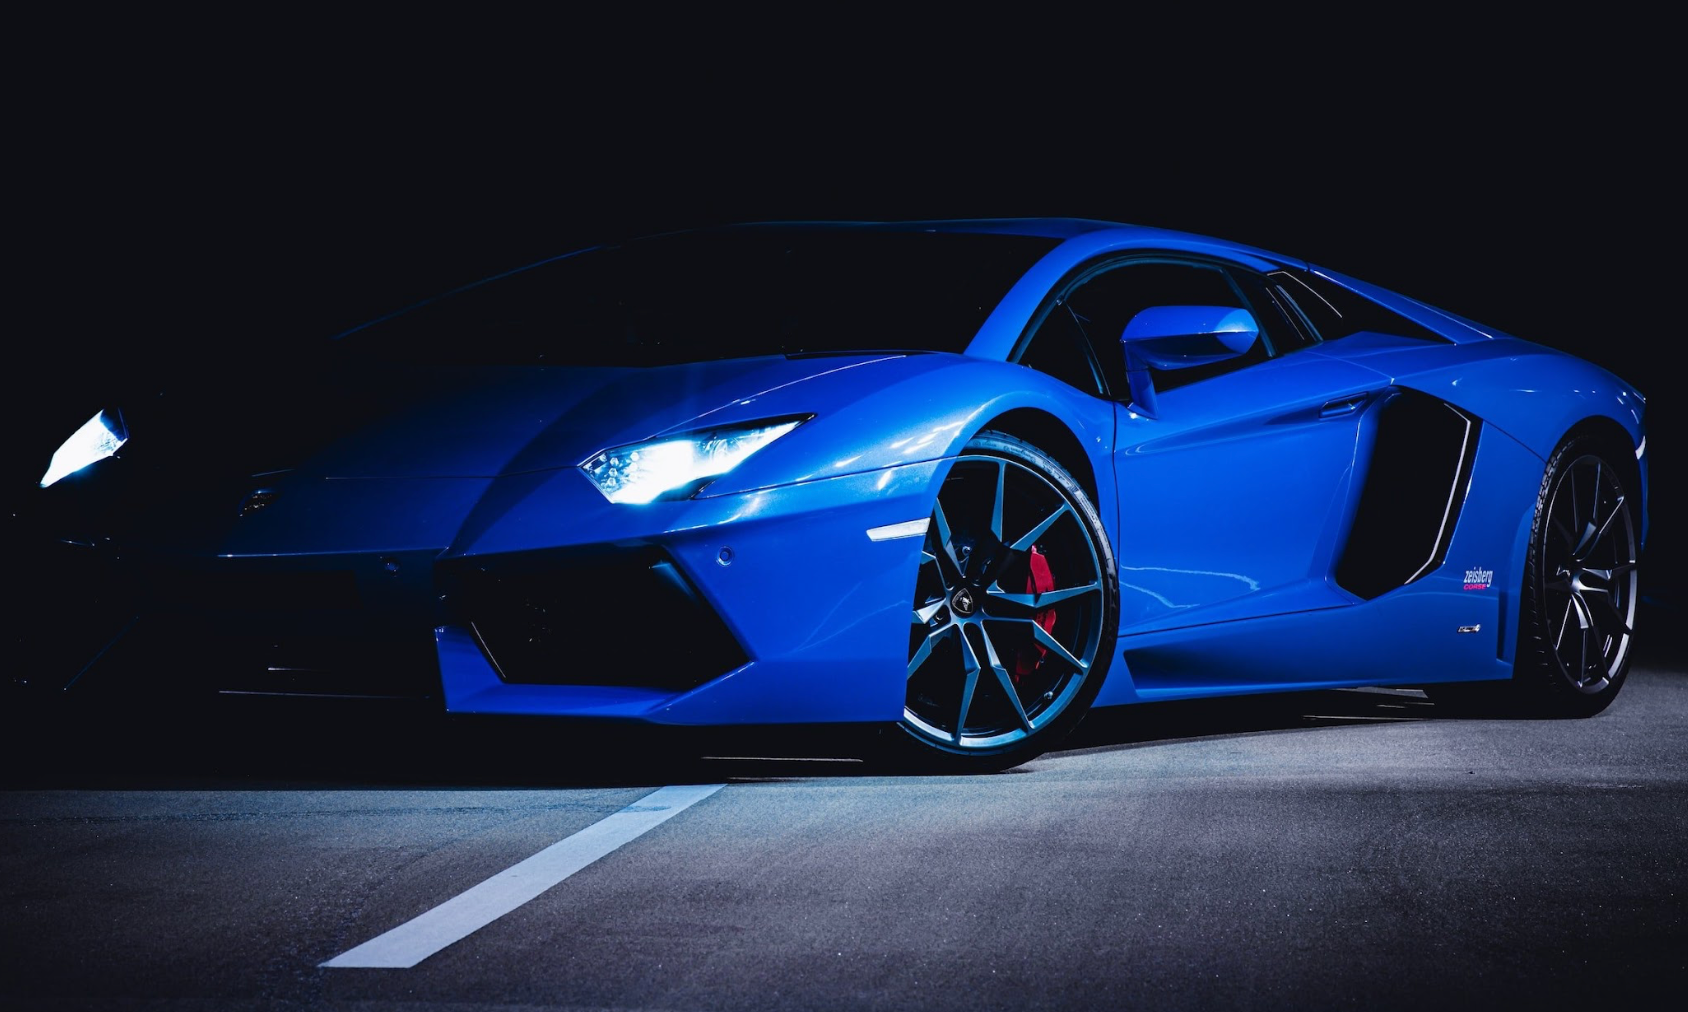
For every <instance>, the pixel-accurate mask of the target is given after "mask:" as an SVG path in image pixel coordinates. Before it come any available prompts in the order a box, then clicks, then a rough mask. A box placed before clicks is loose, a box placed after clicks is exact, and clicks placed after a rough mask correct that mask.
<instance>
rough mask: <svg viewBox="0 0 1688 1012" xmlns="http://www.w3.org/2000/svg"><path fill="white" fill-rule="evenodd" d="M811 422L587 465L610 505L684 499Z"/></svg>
mask: <svg viewBox="0 0 1688 1012" xmlns="http://www.w3.org/2000/svg"><path fill="white" fill-rule="evenodd" d="M811 417H812V416H811ZM808 420H809V419H808V418H807V417H805V418H786V419H780V420H777V421H768V422H753V423H751V424H749V425H734V426H730V427H727V428H720V429H708V430H705V431H702V432H689V433H686V434H685V435H681V436H667V437H664V438H662V439H653V440H650V441H648V442H644V443H634V444H633V445H631V446H618V447H616V448H615V449H613V450H605V451H604V452H602V453H600V454H598V455H597V456H595V457H593V458H592V459H591V460H588V461H587V462H586V463H584V464H582V465H581V467H582V468H584V469H585V471H586V476H587V477H588V478H591V479H592V484H594V485H596V486H598V491H600V492H602V493H604V497H605V498H607V499H608V500H609V501H610V502H620V503H646V502H653V501H655V500H657V499H684V498H687V497H688V496H692V495H695V494H697V492H698V491H699V490H701V489H702V488H703V487H704V486H705V485H707V484H709V483H710V482H711V481H714V480H715V479H716V478H719V477H721V476H722V475H723V474H726V473H727V472H728V471H731V470H732V469H733V468H735V467H737V466H739V465H740V464H742V463H744V461H745V459H746V458H748V457H749V456H750V455H751V454H753V453H755V452H756V451H757V450H760V449H761V448H762V447H764V446H767V445H768V444H769V443H771V442H773V441H774V440H776V439H778V438H780V437H781V436H783V435H785V434H786V433H787V432H790V431H791V430H792V429H795V428H797V427H798V426H799V425H802V424H803V423H804V422H806V421H808Z"/></svg>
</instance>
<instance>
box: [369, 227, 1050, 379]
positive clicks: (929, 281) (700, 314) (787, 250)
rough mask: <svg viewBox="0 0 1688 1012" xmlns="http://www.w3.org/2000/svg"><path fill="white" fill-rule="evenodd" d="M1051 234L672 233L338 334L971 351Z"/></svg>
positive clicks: (674, 356)
mask: <svg viewBox="0 0 1688 1012" xmlns="http://www.w3.org/2000/svg"><path fill="white" fill-rule="evenodd" d="M1055 244H1056V240H1052V239H1045V238H1034V237H1030V236H1017V235H992V234H978V233H966V234H962V233H945V232H925V231H887V230H879V229H850V228H835V229H814V228H807V229H804V228H792V227H783V228H782V227H769V228H749V229H723V230H714V231H700V232H686V233H675V234H671V235H665V236H657V237H653V238H648V239H640V240H636V241H633V242H628V243H624V244H620V245H616V246H606V247H600V248H597V249H593V250H588V251H586V252H583V253H578V254H575V255H572V256H567V257H561V258H558V259H555V260H550V261H546V262H544V263H541V264H538V265H536V266H533V267H528V268H525V269H522V270H519V271H516V272H514V273H511V274H508V275H504V276H502V277H499V278H496V279H493V280H490V281H486V282H482V283H480V284H477V285H474V286H470V287H468V288H465V289H461V290H459V291H457V292H454V293H452V294H450V295H447V296H445V297H442V298H439V299H436V300H434V301H432V302H428V303H424V304H422V305H420V306H417V307H414V308H412V309H409V310H406V311H404V312H401V313H398V314H395V315H394V316H391V317H388V318H386V319H384V320H381V321H377V322H376V323H373V324H371V325H368V326H366V327H364V328H361V329H359V330H356V331H353V332H351V333H349V334H348V335H346V336H345V337H344V338H343V339H342V340H343V342H344V343H345V344H346V345H349V346H350V347H348V348H347V349H346V350H350V351H353V352H354V353H355V354H359V355H360V357H361V356H362V355H368V356H372V357H374V358H377V359H380V360H383V361H404V362H416V363H426V364H440V363H450V364H487V365H528V364H537V365H603V366H650V365H671V364H676V363H682V362H699V361H705V360H710V359H725V358H743V357H749V356H755V355H781V354H784V355H794V354H805V353H811V354H826V353H838V352H850V351H870V350H881V349H903V350H922V351H962V350H963V349H965V348H966V347H967V344H968V342H969V341H971V340H972V338H973V335H974V333H975V332H977V331H978V329H979V326H980V324H982V323H983V322H984V320H985V317H987V316H988V315H990V312H991V310H992V309H993V308H994V307H995V306H996V304H997V302H998V301H999V300H1000V299H1001V298H1002V296H1003V295H1004V294H1005V293H1006V292H1007V291H1008V289H1009V288H1010V287H1011V286H1012V285H1013V284H1014V282H1015V281H1016V280H1018V279H1019V277H1020V276H1021V275H1022V274H1024V273H1025V272H1026V270H1027V269H1028V268H1029V267H1031V265H1032V264H1034V263H1036V262H1037V260H1038V258H1040V257H1041V256H1042V255H1043V254H1044V253H1046V252H1048V251H1049V250H1050V249H1052V248H1053V247H1054V246H1055Z"/></svg>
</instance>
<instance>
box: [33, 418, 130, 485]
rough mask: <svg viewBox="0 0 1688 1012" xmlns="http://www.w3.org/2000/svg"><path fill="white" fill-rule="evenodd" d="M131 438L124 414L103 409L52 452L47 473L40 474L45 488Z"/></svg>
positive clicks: (95, 460) (94, 461)
mask: <svg viewBox="0 0 1688 1012" xmlns="http://www.w3.org/2000/svg"><path fill="white" fill-rule="evenodd" d="M128 441H129V434H128V432H127V431H126V430H125V429H124V427H123V422H122V419H121V416H114V415H113V414H111V413H107V412H105V411H101V412H100V413H99V414H97V415H95V416H94V417H92V418H90V419H88V421H87V422H85V423H83V425H82V427H81V428H79V429H77V430H76V431H75V432H72V433H71V434H70V438H69V439H66V440H65V441H64V443H63V444H62V445H60V446H59V448H58V449H57V450H55V451H54V452H53V459H52V460H51V461H50V462H49V463H48V464H47V473H46V474H43V475H42V476H41V483H40V484H41V487H42V488H46V487H47V486H49V485H51V484H53V483H54V482H56V481H58V480H59V479H61V478H64V477H67V476H69V475H72V474H75V473H76V472H77V471H80V470H82V469H83V468H85V467H87V466H88V465H89V464H95V463H98V462H100V461H102V460H104V459H106V458H107V457H109V456H111V455H112V454H114V453H116V452H117V450H118V447H120V446H122V445H123V444H124V443H126V442H128Z"/></svg>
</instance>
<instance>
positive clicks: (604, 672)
mask: <svg viewBox="0 0 1688 1012" xmlns="http://www.w3.org/2000/svg"><path fill="white" fill-rule="evenodd" d="M460 581H461V582H460V590H459V592H458V597H459V603H460V610H461V612H462V615H463V619H462V620H463V621H464V623H465V624H466V625H468V627H469V628H470V630H471V631H472V632H473V633H474V634H475V637H476V638H477V639H478V640H479V642H480V645H481V649H482V651H483V652H484V653H485V654H486V656H487V659H488V660H489V661H490V662H491V663H492V666H493V668H494V669H495V670H496V671H497V672H498V676H499V677H500V678H502V679H503V680H504V681H506V682H515V683H523V684H545V685H620V686H634V687H640V688H656V689H671V690H677V691H678V690H684V689H690V688H693V687H695V686H698V685H702V684H703V683H704V682H707V681H709V680H710V679H712V678H717V677H719V676H721V675H724V674H726V673H727V672H729V671H731V670H733V669H734V668H736V667H738V666H740V665H742V664H744V663H745V661H747V660H748V659H749V658H747V657H746V656H745V653H744V650H743V648H741V647H740V646H739V644H738V641H737V640H735V639H734V638H733V635H732V633H730V632H729V631H728V630H727V627H726V626H725V625H724V624H723V623H722V622H721V619H720V617H719V616H718V615H716V614H715V612H714V610H713V609H711V608H710V607H709V605H708V604H707V603H705V602H704V600H703V598H702V597H701V596H699V594H698V592H697V590H696V588H694V587H693V586H692V585H691V583H690V582H689V581H688V580H687V579H686V577H685V575H684V574H682V573H681V572H680V570H679V569H678V568H677V567H676V566H675V565H674V563H673V561H672V560H671V559H669V558H668V557H667V556H666V555H665V554H662V553H660V552H637V553H628V554H621V555H615V556H612V557H609V558H603V557H598V558H594V559H591V560H589V561H567V560H563V561H556V562H554V563H547V564H527V565H522V566H519V567H517V568H506V567H505V566H502V565H501V566H496V567H495V566H490V565H489V566H488V567H487V568H485V569H479V568H477V569H471V570H469V571H467V572H464V573H463V574H462V576H461V578H460Z"/></svg>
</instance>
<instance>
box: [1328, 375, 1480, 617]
mask: <svg viewBox="0 0 1688 1012" xmlns="http://www.w3.org/2000/svg"><path fill="white" fill-rule="evenodd" d="M1376 425H1377V441H1376V444H1375V446H1374V447H1373V450H1372V455H1371V466H1370V467H1369V468H1368V469H1367V471H1366V480H1365V481H1366V483H1365V487H1364V488H1363V489H1361V492H1360V505H1359V509H1358V510H1357V511H1356V513H1355V515H1354V526H1353V529H1352V530H1351V531H1350V532H1349V535H1348V543H1347V544H1346V545H1345V546H1344V547H1343V551H1342V557H1341V560H1340V561H1339V562H1338V563H1337V566H1336V582H1337V584H1338V585H1339V586H1341V587H1342V588H1343V589H1344V590H1346V591H1348V592H1349V593H1351V594H1354V595H1356V596H1358V597H1362V598H1365V599H1367V600H1370V599H1371V598H1374V597H1377V596H1378V595H1380V594H1386V593H1388V592H1389V591H1391V590H1394V589H1395V588H1397V587H1404V586H1406V585H1407V584H1409V583H1412V582H1413V581H1414V580H1417V579H1419V578H1421V577H1423V576H1425V575H1427V574H1429V573H1431V572H1434V571H1435V570H1436V568H1437V567H1438V566H1440V565H1441V564H1442V561H1443V559H1445V558H1446V557H1447V553H1448V543H1449V542H1450V541H1451V540H1452V539H1453V533H1454V527H1455V526H1456V525H1457V524H1458V523H1459V512H1460V508H1461V507H1462V506H1463V505H1464V504H1465V493H1466V490H1467V489H1468V488H1469V487H1470V484H1471V465H1472V462H1473V461H1474V460H1475V459H1476V456H1477V434H1478V431H1479V430H1480V429H1481V428H1482V422H1481V421H1480V420H1478V419H1477V418H1474V417H1472V416H1471V415H1468V414H1466V413H1465V412H1463V411H1461V410H1459V409H1458V408H1456V407H1454V406H1453V405H1451V404H1448V403H1447V402H1445V401H1441V400H1438V399H1436V398H1434V397H1431V396H1429V395H1427V394H1421V393H1418V392H1416V391H1411V390H1401V391H1397V392H1396V393H1394V394H1393V395H1391V396H1390V397H1389V398H1388V399H1387V400H1386V401H1385V402H1384V403H1383V405H1382V407H1381V408H1379V415H1378V418H1377V421H1376Z"/></svg>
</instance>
